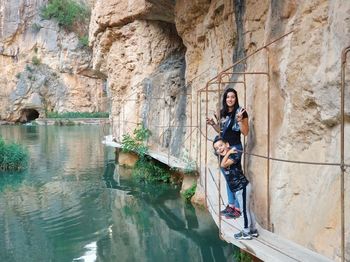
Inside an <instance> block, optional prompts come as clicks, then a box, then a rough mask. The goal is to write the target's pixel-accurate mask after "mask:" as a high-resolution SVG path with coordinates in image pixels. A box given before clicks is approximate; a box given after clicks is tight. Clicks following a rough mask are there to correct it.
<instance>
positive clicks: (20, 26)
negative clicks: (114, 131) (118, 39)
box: [0, 0, 107, 121]
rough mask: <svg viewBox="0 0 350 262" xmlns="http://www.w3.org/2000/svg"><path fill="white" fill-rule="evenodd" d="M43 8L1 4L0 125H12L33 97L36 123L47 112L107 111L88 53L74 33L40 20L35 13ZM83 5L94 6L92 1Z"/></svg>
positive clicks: (34, 1) (32, 1)
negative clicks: (5, 123)
mask: <svg viewBox="0 0 350 262" xmlns="http://www.w3.org/2000/svg"><path fill="white" fill-rule="evenodd" d="M46 3H47V1H41V0H39V1H38V0H29V1H24V2H23V1H19V0H15V1H5V2H1V4H0V69H1V72H2V74H1V75H0V87H1V88H0V118H1V119H3V120H7V121H17V120H18V119H19V118H20V117H21V114H22V111H23V110H24V109H27V108H28V106H29V105H30V104H31V102H30V101H31V97H32V96H33V95H35V96H37V99H36V101H37V102H36V104H35V106H34V104H33V110H36V111H37V112H38V113H39V114H40V116H41V117H42V116H45V112H47V111H51V110H54V111H57V112H64V111H71V112H76V111H78V112H95V111H105V110H107V108H106V105H107V103H106V99H105V98H104V97H105V96H106V94H105V90H104V80H103V79H101V75H98V74H96V73H95V72H94V71H93V70H92V67H91V65H92V64H91V50H89V49H87V48H83V47H82V46H81V45H80V42H79V37H78V35H76V34H75V33H70V32H68V31H66V30H64V29H62V28H60V27H59V26H58V25H57V23H56V22H55V21H54V20H50V21H48V20H42V19H41V18H40V14H39V13H40V12H39V10H40V8H41V7H42V6H43V5H44V4H46ZM86 3H87V4H89V5H93V4H94V1H87V2H86ZM54 79H56V80H54ZM50 84H53V86H49V85H50ZM56 88H57V89H56ZM39 101H41V102H39Z"/></svg>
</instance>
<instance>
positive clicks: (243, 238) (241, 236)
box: [234, 231, 253, 240]
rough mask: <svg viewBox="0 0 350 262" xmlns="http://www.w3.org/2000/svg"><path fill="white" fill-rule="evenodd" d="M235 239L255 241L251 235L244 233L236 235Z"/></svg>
mask: <svg viewBox="0 0 350 262" xmlns="http://www.w3.org/2000/svg"><path fill="white" fill-rule="evenodd" d="M234 237H235V239H237V240H251V239H253V238H252V236H251V235H250V234H249V233H245V232H244V231H241V232H239V233H237V234H234Z"/></svg>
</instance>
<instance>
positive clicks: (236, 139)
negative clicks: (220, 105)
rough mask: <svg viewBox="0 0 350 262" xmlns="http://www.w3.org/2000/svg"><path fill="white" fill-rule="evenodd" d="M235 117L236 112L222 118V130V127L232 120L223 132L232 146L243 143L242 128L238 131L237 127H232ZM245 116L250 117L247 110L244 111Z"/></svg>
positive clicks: (224, 137) (225, 138)
mask: <svg viewBox="0 0 350 262" xmlns="http://www.w3.org/2000/svg"><path fill="white" fill-rule="evenodd" d="M235 118H236V116H235V114H233V113H231V114H227V115H226V116H224V117H223V118H222V120H221V131H223V130H222V129H223V127H224V126H225V124H226V122H227V121H230V124H229V125H228V127H227V129H226V130H225V132H224V133H223V139H224V140H226V141H227V142H228V143H229V144H230V146H233V145H239V144H241V130H238V131H237V128H236V129H234V128H232V127H233V125H234V123H235ZM243 118H248V114H247V112H244V113H243Z"/></svg>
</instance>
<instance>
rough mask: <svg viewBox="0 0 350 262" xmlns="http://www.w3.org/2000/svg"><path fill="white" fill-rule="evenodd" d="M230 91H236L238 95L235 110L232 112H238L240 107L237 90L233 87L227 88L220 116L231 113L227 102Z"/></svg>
mask: <svg viewBox="0 0 350 262" xmlns="http://www.w3.org/2000/svg"><path fill="white" fill-rule="evenodd" d="M230 92H232V93H234V94H235V96H236V101H235V104H234V105H233V112H232V114H233V115H234V114H235V113H236V111H237V108H238V107H239V103H238V95H237V91H236V90H235V89H233V88H231V87H229V88H227V89H226V90H225V92H224V95H223V97H222V109H221V110H220V118H221V117H225V116H227V115H229V114H231V113H230V112H229V111H228V106H227V103H226V98H227V94H228V93H230Z"/></svg>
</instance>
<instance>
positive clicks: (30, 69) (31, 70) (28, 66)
mask: <svg viewBox="0 0 350 262" xmlns="http://www.w3.org/2000/svg"><path fill="white" fill-rule="evenodd" d="M26 70H27V71H28V72H30V73H32V72H33V71H34V69H33V68H31V67H30V65H26Z"/></svg>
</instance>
